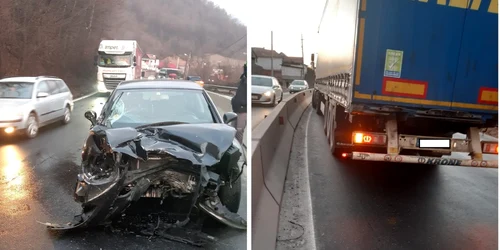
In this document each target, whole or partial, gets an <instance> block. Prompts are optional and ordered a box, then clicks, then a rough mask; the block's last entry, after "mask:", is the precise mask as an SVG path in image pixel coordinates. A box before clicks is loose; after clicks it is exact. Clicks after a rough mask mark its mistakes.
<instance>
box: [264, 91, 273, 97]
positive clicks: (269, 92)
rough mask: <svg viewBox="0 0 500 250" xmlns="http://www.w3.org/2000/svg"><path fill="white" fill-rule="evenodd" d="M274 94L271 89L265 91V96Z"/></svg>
mask: <svg viewBox="0 0 500 250" xmlns="http://www.w3.org/2000/svg"><path fill="white" fill-rule="evenodd" d="M272 94H273V92H271V91H267V92H265V93H264V96H267V97H270V96H271V95H272Z"/></svg>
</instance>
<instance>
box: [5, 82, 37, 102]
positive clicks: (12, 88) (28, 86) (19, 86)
mask: <svg viewBox="0 0 500 250" xmlns="http://www.w3.org/2000/svg"><path fill="white" fill-rule="evenodd" d="M32 94H33V83H32V82H0V99H1V98H9V99H31V96H32Z"/></svg>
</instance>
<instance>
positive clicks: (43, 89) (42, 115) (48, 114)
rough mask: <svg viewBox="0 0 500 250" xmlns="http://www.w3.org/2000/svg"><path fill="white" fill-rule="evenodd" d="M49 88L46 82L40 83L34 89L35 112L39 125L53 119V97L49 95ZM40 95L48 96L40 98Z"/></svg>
mask: <svg viewBox="0 0 500 250" xmlns="http://www.w3.org/2000/svg"><path fill="white" fill-rule="evenodd" d="M50 92H51V91H50V88H49V84H48V82H47V81H46V80H45V81H40V82H39V83H38V85H37V88H36V104H35V110H36V112H37V113H38V119H39V121H40V123H41V124H43V123H46V122H47V121H49V120H51V119H52V117H54V112H53V106H52V103H53V99H54V97H53V96H51V95H50ZM41 93H44V94H48V96H45V97H40V96H39V95H40V94H41Z"/></svg>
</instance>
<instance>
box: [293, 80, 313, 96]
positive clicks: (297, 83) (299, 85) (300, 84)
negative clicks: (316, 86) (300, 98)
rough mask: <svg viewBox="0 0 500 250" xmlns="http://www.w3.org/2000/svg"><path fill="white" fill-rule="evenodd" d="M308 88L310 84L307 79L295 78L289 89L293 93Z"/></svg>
mask: <svg viewBox="0 0 500 250" xmlns="http://www.w3.org/2000/svg"><path fill="white" fill-rule="evenodd" d="M308 88H309V84H308V83H307V81H306V80H294V81H293V82H292V83H290V86H289V87H288V90H289V91H290V94H293V93H297V92H300V91H304V90H306V89H308Z"/></svg>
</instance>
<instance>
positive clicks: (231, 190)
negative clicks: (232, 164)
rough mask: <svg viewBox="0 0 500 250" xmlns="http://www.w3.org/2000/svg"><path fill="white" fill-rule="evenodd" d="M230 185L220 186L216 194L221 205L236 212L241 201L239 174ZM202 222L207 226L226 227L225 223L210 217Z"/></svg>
mask: <svg viewBox="0 0 500 250" xmlns="http://www.w3.org/2000/svg"><path fill="white" fill-rule="evenodd" d="M231 186H232V187H230V186H229V184H226V185H224V186H221V187H220V189H219V194H218V196H219V199H220V201H221V203H222V205H224V206H225V207H226V208H227V209H228V210H229V211H231V212H233V213H237V212H238V210H239V209H240V203H241V176H240V178H238V180H236V181H235V182H234V183H233V185H231ZM204 224H205V225H206V226H208V227H218V228H220V227H226V225H225V224H223V223H221V222H219V221H217V220H215V219H214V218H212V217H207V220H206V221H205V223H204Z"/></svg>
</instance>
